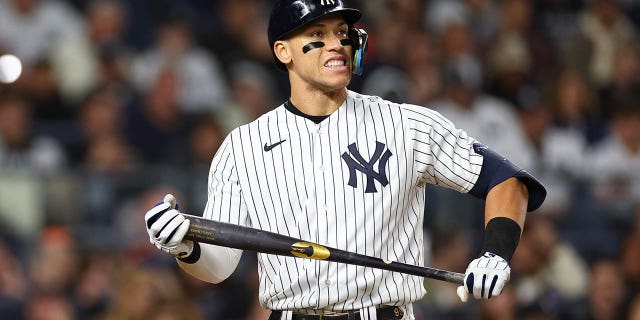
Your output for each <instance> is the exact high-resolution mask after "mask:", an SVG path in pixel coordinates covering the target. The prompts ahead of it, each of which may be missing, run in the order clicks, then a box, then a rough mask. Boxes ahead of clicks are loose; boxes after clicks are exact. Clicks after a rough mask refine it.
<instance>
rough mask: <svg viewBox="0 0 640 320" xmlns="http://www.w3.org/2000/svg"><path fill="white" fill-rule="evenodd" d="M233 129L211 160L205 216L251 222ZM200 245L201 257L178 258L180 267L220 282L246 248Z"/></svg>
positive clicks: (242, 223)
mask: <svg viewBox="0 0 640 320" xmlns="http://www.w3.org/2000/svg"><path fill="white" fill-rule="evenodd" d="M232 141H233V132H232V133H231V134H230V135H229V136H227V138H226V139H225V141H224V142H223V143H222V145H221V146H220V148H219V149H218V152H217V153H216V155H215V156H214V157H213V160H212V161H211V168H210V170H209V178H208V189H207V205H206V206H205V209H204V213H203V217H204V218H207V219H211V220H216V221H221V222H226V223H233V224H238V225H243V226H250V223H249V218H248V211H247V207H246V205H245V202H244V199H243V197H242V189H241V188H240V181H239V178H238V174H237V171H236V166H235V157H234V154H233V144H232ZM199 245H200V257H199V259H197V261H195V262H192V263H187V262H184V261H180V260H178V264H179V265H180V267H181V268H182V269H183V270H184V271H186V272H187V273H189V274H191V275H193V276H194V277H196V278H198V279H201V280H203V281H207V282H213V283H219V282H221V281H223V280H224V279H226V278H228V277H229V276H230V275H231V274H232V273H233V271H234V270H235V268H236V267H237V266H238V262H239V261H240V257H241V256H242V250H239V249H232V248H226V247H220V246H216V245H210V244H202V243H201V244H199Z"/></svg>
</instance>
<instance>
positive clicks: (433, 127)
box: [145, 0, 546, 320]
mask: <svg viewBox="0 0 640 320" xmlns="http://www.w3.org/2000/svg"><path fill="white" fill-rule="evenodd" d="M360 17H361V13H360V11H359V10H356V9H353V8H347V7H345V6H344V5H343V2H342V1H341V0H295V1H294V0H280V1H276V3H275V5H274V6H273V9H272V12H271V16H270V20H269V30H268V35H269V42H270V45H271V49H272V52H273V56H274V59H275V63H276V64H277V66H279V67H280V68H281V69H283V70H286V71H287V72H288V75H289V79H290V86H291V96H290V98H289V100H288V101H286V102H284V103H283V104H282V105H280V106H279V107H277V108H275V109H274V110H272V111H270V112H268V113H266V114H264V115H263V116H261V117H260V118H258V119H257V120H255V121H253V122H251V123H249V124H247V125H243V126H241V127H239V128H236V129H235V130H233V131H232V132H231V133H230V134H229V135H228V136H227V137H226V139H225V141H224V143H223V144H222V146H221V147H220V149H219V150H218V152H217V153H216V155H215V156H214V158H213V161H212V163H211V169H210V172H209V181H208V201H207V204H206V207H205V210H204V213H203V217H205V218H208V219H213V220H218V221H223V222H228V223H234V224H238V225H243V226H248V227H253V228H258V229H262V230H267V231H270V232H276V233H280V234H284V235H287V236H291V237H295V238H301V239H305V240H308V241H312V242H315V243H320V244H323V245H327V246H331V247H335V248H338V249H342V250H347V251H351V252H357V253H360V254H365V255H369V256H375V257H380V258H383V259H387V260H393V261H398V262H402V263H407V264H412V265H423V261H424V257H423V250H422V248H423V229H422V223H423V209H424V204H425V197H424V185H425V184H426V183H431V184H436V185H439V186H444V187H447V188H452V189H455V190H458V191H459V192H462V193H470V194H472V195H474V196H477V197H480V198H486V213H485V221H486V226H485V232H484V234H485V238H484V243H483V250H482V255H481V256H479V257H478V258H477V259H475V260H473V261H471V263H470V264H469V266H468V268H467V270H466V274H465V285H464V286H462V287H460V288H459V290H458V292H459V294H460V295H461V298H463V299H465V298H466V295H472V296H473V297H475V298H477V299H488V298H490V297H493V296H497V295H499V294H500V292H501V291H502V288H503V287H504V285H505V283H506V282H507V281H508V280H509V274H510V268H509V260H510V258H511V256H512V254H513V253H514V251H515V249H516V246H517V244H518V240H519V238H520V232H521V230H522V228H523V224H524V221H525V214H526V212H527V210H528V211H531V210H535V209H536V208H538V207H539V206H540V205H541V204H542V202H543V201H544V198H545V196H546V191H545V189H544V187H543V186H542V185H541V184H540V183H539V182H538V181H537V180H536V179H535V178H534V177H532V176H531V175H529V174H528V173H527V172H525V171H523V170H521V169H520V168H518V167H517V166H516V165H514V164H513V163H511V162H509V161H508V160H506V159H505V158H503V157H502V156H500V155H498V154H496V153H495V152H493V151H491V149H489V148H488V147H487V146H485V145H482V144H481V143H479V142H478V141H476V140H474V139H473V138H471V137H469V136H468V135H467V134H466V133H465V132H464V131H463V130H460V129H457V128H456V127H455V126H454V125H453V123H451V122H450V121H448V120H447V119H445V118H443V117H442V116H441V115H440V114H438V113H437V112H435V111H433V110H430V109H428V108H425V107H421V106H415V105H408V104H397V103H392V102H389V101H385V100H383V99H381V98H379V97H375V96H366V95H362V94H358V93H356V92H352V91H349V90H347V88H346V87H347V85H348V84H349V81H350V80H351V76H352V73H356V74H359V73H361V72H362V61H363V57H364V54H365V52H366V49H367V34H366V32H364V31H363V30H359V29H357V28H355V27H354V24H355V23H356V22H357V21H358V20H359V19H360ZM145 219H146V226H147V229H148V232H149V236H150V241H151V243H153V244H154V245H155V246H157V247H158V248H159V249H161V250H163V251H166V252H168V253H171V254H173V255H175V256H176V258H177V262H178V264H179V265H180V267H181V268H182V269H184V270H185V271H186V272H187V273H189V274H191V275H193V276H195V277H197V278H199V279H202V280H204V281H209V282H213V283H218V282H220V281H223V280H224V279H225V278H227V277H228V276H229V275H230V274H231V273H232V272H233V271H234V269H235V268H236V266H237V264H238V261H239V259H240V255H241V251H240V250H237V249H230V248H225V247H219V246H214V245H208V244H200V243H195V242H193V241H190V240H183V237H184V235H185V233H186V232H187V230H188V228H189V220H185V218H184V217H183V216H182V215H180V214H179V211H178V208H177V206H176V203H175V199H174V198H173V197H171V196H167V197H166V198H165V201H164V202H163V203H161V204H159V205H157V206H156V207H154V208H152V209H151V210H150V211H148V212H147V214H146V216H145ZM258 268H259V281H260V290H259V291H260V292H259V300H260V303H261V305H262V306H264V307H265V308H268V309H271V310H272V313H271V317H270V318H269V319H288V320H289V319H307V320H308V319H366V320H376V319H377V320H387V319H414V316H413V310H412V304H411V303H412V302H413V301H416V300H418V299H420V298H421V297H422V296H423V295H424V294H425V289H424V286H423V279H422V278H420V277H416V276H411V275H406V274H402V273H397V272H389V271H383V270H378V269H373V268H366V267H361V266H355V265H348V264H341V263H335V262H327V261H319V260H310V259H295V258H291V257H284V256H277V255H269V254H258Z"/></svg>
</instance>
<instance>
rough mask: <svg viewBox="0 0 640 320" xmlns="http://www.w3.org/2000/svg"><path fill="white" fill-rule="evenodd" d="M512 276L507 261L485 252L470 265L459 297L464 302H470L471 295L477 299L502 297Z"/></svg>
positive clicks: (459, 288)
mask: <svg viewBox="0 0 640 320" xmlns="http://www.w3.org/2000/svg"><path fill="white" fill-rule="evenodd" d="M510 276H511V268H510V267H509V263H508V262H507V261H506V260H504V259H503V258H502V257H500V256H498V255H496V254H493V253H491V252H485V253H484V254H483V255H482V256H481V257H479V258H477V259H475V260H473V261H471V263H469V266H468V267H467V271H466V272H465V275H464V285H463V286H460V287H458V291H457V293H458V296H459V297H460V300H462V302H466V301H467V300H468V297H469V294H472V295H473V296H474V297H475V298H476V299H489V298H491V297H496V296H498V295H500V293H501V292H502V289H503V288H504V286H505V284H506V283H507V281H509V278H510Z"/></svg>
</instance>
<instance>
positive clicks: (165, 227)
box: [144, 194, 194, 258]
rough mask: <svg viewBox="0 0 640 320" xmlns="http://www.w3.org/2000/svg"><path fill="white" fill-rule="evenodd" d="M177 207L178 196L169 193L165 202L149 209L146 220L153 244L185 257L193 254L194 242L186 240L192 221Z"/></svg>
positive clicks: (177, 255) (165, 250)
mask: <svg viewBox="0 0 640 320" xmlns="http://www.w3.org/2000/svg"><path fill="white" fill-rule="evenodd" d="M177 209H178V205H177V202H176V198H175V197H174V196H173V195H171V194H167V195H166V196H165V197H164V201H163V202H160V203H158V204H157V205H156V206H155V207H153V208H152V209H151V210H149V211H147V213H146V214H145V216H144V220H145V222H146V226H147V233H148V234H149V241H150V242H151V244H153V245H155V246H156V247H157V248H158V249H160V250H162V251H164V252H168V253H170V254H172V255H174V256H175V257H178V258H184V257H187V256H189V255H190V254H191V252H192V251H193V246H194V244H193V241H191V240H184V236H185V235H186V234H187V231H189V223H190V222H189V220H187V219H185V217H184V216H183V215H181V214H180V212H179V211H178V210H177Z"/></svg>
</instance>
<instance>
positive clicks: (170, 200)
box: [163, 193, 177, 208]
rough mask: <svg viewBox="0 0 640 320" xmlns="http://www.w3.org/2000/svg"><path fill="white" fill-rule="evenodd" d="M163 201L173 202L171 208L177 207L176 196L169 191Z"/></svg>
mask: <svg viewBox="0 0 640 320" xmlns="http://www.w3.org/2000/svg"><path fill="white" fill-rule="evenodd" d="M163 201H164V202H168V203H169V204H171V208H175V207H176V203H177V201H176V197H174V196H173V195H172V194H171V193H167V195H165V196H164V199H163Z"/></svg>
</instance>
